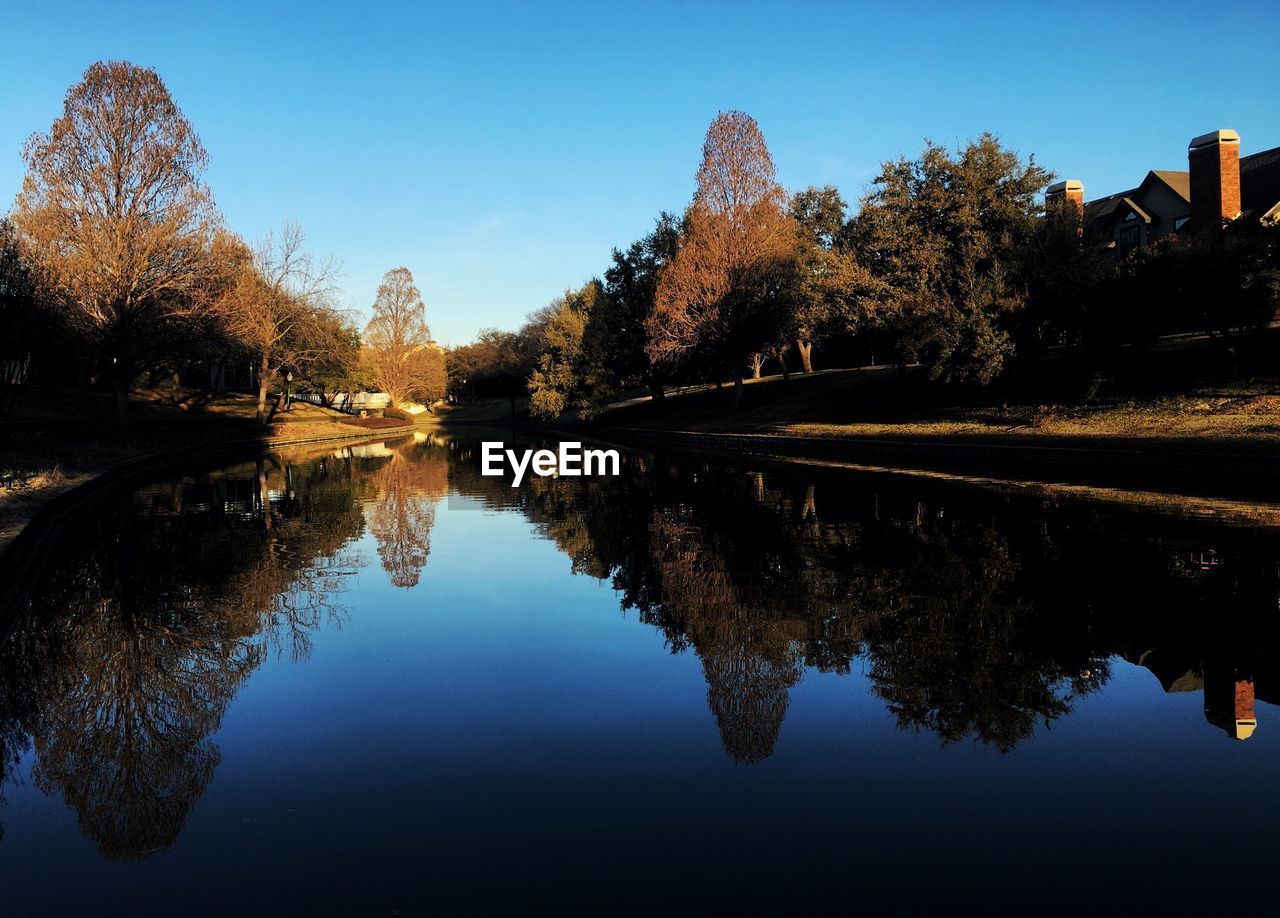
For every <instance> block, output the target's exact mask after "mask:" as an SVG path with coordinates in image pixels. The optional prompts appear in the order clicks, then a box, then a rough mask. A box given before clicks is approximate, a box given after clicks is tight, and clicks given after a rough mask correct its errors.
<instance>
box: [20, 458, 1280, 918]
mask: <svg viewBox="0 0 1280 918" xmlns="http://www.w3.org/2000/svg"><path fill="white" fill-rule="evenodd" d="M507 439H508V440H509V441H513V438H512V437H511V435H509V434H508V435H507ZM1277 520H1280V514H1277V513H1273V512H1272V511H1271V510H1270V509H1269V508H1266V507H1259V508H1239V507H1235V508H1227V509H1226V510H1224V511H1222V512H1220V513H1213V512H1205V511H1204V509H1203V508H1196V512H1191V511H1190V510H1189V509H1188V508H1187V507H1182V506H1179V505H1178V504H1177V503H1173V502H1170V503H1166V504H1163V505H1160V506H1154V507H1148V506H1145V505H1141V504H1132V503H1130V504H1125V503H1117V502H1114V501H1106V500H1096V499H1090V498H1089V497H1088V496H1087V495H1079V494H1072V493H1070V492H1058V491H1053V490H1050V489H1043V490H1035V491H1032V490H1018V491H1006V490H1002V489H999V488H994V487H977V486H973V485H969V484H965V483H959V482H945V481H931V480H927V479H920V478H914V477H908V476H900V475H891V474H870V473H858V472H851V471H847V470H842V469H834V468H825V467H822V466H819V465H808V466H806V465H787V464H783V463H777V462H768V461H765V460H755V459H749V458H736V459H735V458H732V457H730V458H725V459H710V458H707V457H705V456H704V457H699V456H696V455H681V454H677V453H671V454H667V453H654V452H645V451H636V450H626V451H624V453H623V461H622V470H621V474H620V475H619V476H617V477H594V478H572V479H570V478H537V477H532V476H531V477H530V478H529V479H527V480H526V481H525V482H523V483H522V485H521V486H520V487H519V488H512V487H511V486H510V483H509V481H505V480H502V479H497V478H492V477H484V476H482V475H481V474H480V449H479V440H478V438H477V437H463V436H453V435H445V434H439V433H421V434H419V435H418V436H416V437H414V438H410V439H407V440H404V441H400V442H388V443H375V444H367V445H362V446H340V447H333V446H331V445H330V446H317V447H314V448H308V449H303V450H299V451H296V452H285V453H276V454H271V455H267V456H263V457H260V458H257V459H254V458H249V459H247V460H245V461H240V462H234V463H230V462H224V463H222V464H221V465H217V464H209V465H206V466H205V467H191V468H187V469H182V470H178V471H175V472H174V473H172V474H171V475H169V476H167V477H165V478H163V479H162V480H157V481H153V482H150V483H148V484H146V485H144V486H140V487H138V488H136V489H134V490H132V491H131V492H129V493H122V494H120V495H118V496H116V497H113V498H111V499H109V500H107V501H104V502H103V503H101V504H99V505H97V506H96V507H94V508H93V509H92V510H91V511H86V513H85V515H84V517H83V520H82V523H81V524H80V525H79V526H77V527H76V529H75V531H74V532H72V533H69V534H67V535H66V536H65V537H64V538H63V539H62V541H61V543H60V544H58V545H57V550H56V552H55V555H54V558H53V559H52V561H51V562H50V564H49V565H48V567H47V569H46V570H45V571H44V572H43V574H42V575H41V576H40V577H38V578H37V579H36V580H34V581H33V582H32V583H30V584H28V585H27V586H26V591H27V595H26V599H25V600H24V602H23V604H22V607H21V608H20V609H19V610H18V613H17V614H16V615H15V617H14V618H13V619H12V620H11V621H10V623H9V626H8V629H7V631H6V633H5V637H4V641H3V645H2V646H0V751H2V752H3V754H4V758H3V764H2V765H0V769H2V775H3V783H0V797H2V799H0V833H2V834H0V908H3V909H4V911H5V914H14V915H28V914H30V915H41V916H48V915H64V914H67V915H80V914H92V915H95V916H101V915H122V916H123V915H128V916H145V915H166V916H172V915H184V916H185V915H245V914H255V915H256V914H263V915H292V914H305V915H316V914H336V915H370V916H391V915H403V916H416V915H436V914H442V913H444V914H456V913H468V914H475V913H510V912H513V911H541V912H560V913H564V912H569V913H575V912H586V913H592V914H629V913H642V914H656V913H664V914H665V913H681V912H701V913H722V912H744V913H774V914H776V913H780V912H797V911H819V910H821V911H829V910H834V911H839V912H844V911H854V910H865V909H875V910H882V909H886V908H892V909H897V910H903V911H917V912H927V911H934V910H939V909H949V910H961V909H964V910H983V911H988V912H991V911H996V912H999V911H1016V912H1020V913H1023V914H1026V913H1039V914H1045V913H1078V912H1080V911H1088V912H1090V913H1094V914H1097V913H1112V912H1125V911H1132V910H1134V909H1142V910H1144V911H1156V912H1159V911H1165V912H1172V913H1181V912H1185V911H1198V912H1201V913H1203V912H1205V911H1208V912H1209V913H1219V912H1224V911H1230V910H1232V909H1241V910H1255V909H1256V910H1263V909H1265V908H1266V907H1267V905H1268V899H1269V895H1268V894H1267V893H1266V885H1265V884H1266V882H1268V881H1267V880H1266V877H1267V876H1268V875H1269V873H1268V870H1269V868H1270V866H1271V861H1272V855H1273V852H1274V851H1275V850H1276V844H1277V842H1278V841H1280V793H1278V790H1277V789H1278V788H1280V711H1277V709H1276V708H1275V707H1273V704H1274V703H1275V702H1276V701H1280V609H1278V601H1280V569H1278V564H1280V528H1278V527H1277V526H1276V521H1277Z"/></svg>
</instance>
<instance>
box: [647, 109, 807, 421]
mask: <svg viewBox="0 0 1280 918" xmlns="http://www.w3.org/2000/svg"><path fill="white" fill-rule="evenodd" d="M786 203H787V199H786V196H785V194H784V193H783V191H782V187H781V186H780V185H779V184H778V182H777V179H776V177H775V175H774V168H773V159H772V157H770V155H769V149H768V147H767V146H766V145H765V141H764V135H763V134H761V133H760V128H759V126H758V125H757V124H756V122H755V119H753V118H752V117H751V116H750V115H747V114H745V113H744V112H722V113H721V114H720V115H718V116H717V117H716V119H715V120H714V121H713V122H711V127H710V128H708V129H707V137H706V141H705V143H704V144H703V147H702V166H701V167H700V168H699V169H698V188H697V191H696V193H695V194H694V198H693V203H692V204H691V205H690V207H689V210H688V212H687V214H686V218H685V232H684V237H683V239H682V240H681V245H680V249H679V251H678V252H677V253H676V255H675V257H674V258H673V259H671V260H670V261H669V262H668V263H667V264H666V266H665V267H664V268H663V271H662V276H661V278H660V279H659V281H658V292H657V296H656V300H655V304H654V311H653V314H652V315H651V316H650V317H649V319H648V322H647V330H648V333H649V356H650V357H651V358H652V359H653V361H654V362H655V363H658V362H663V361H667V362H671V361H676V360H679V359H680V358H681V357H683V356H685V355H687V354H689V353H691V352H693V351H694V350H695V349H698V350H704V351H708V352H710V353H711V354H713V355H714V356H715V358H716V360H717V361H718V362H719V363H720V364H721V365H722V366H725V367H730V368H732V372H733V379H734V388H735V404H736V402H737V399H738V398H740V397H741V392H742V370H743V368H744V367H746V366H747V365H748V358H749V355H750V354H751V353H753V352H755V351H758V350H761V349H762V348H763V347H765V346H767V345H769V344H772V343H774V342H775V341H776V340H777V339H778V336H779V334H780V333H781V331H782V328H783V325H784V323H785V320H786V315H787V310H786V308H785V307H784V305H783V303H782V302H781V300H782V297H783V293H784V291H785V289H786V283H785V277H784V274H785V269H786V268H787V267H788V266H789V265H790V264H791V263H792V262H793V261H794V258H795V254H796V250H797V244H798V235H797V231H796V225H795V221H794V220H793V219H792V218H791V217H790V215H789V214H788V213H787V210H786ZM787 276H789V275H787Z"/></svg>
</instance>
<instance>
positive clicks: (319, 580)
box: [3, 459, 370, 860]
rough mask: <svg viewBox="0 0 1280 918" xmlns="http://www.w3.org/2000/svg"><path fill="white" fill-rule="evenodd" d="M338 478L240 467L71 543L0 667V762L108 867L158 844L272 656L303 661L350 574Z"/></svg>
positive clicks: (121, 514) (315, 471)
mask: <svg viewBox="0 0 1280 918" xmlns="http://www.w3.org/2000/svg"><path fill="white" fill-rule="evenodd" d="M369 491H370V487H369V485H368V482H367V481H366V480H365V479H364V478H363V477H362V476H361V475H360V474H359V473H358V472H357V471H356V470H355V469H353V468H352V467H351V466H350V464H349V463H344V462H337V461H334V460H332V459H322V460H318V461H315V462H312V463H308V464H305V465H302V466H295V465H293V464H291V463H289V464H286V463H284V462H283V461H280V460H268V461H265V462H258V463H257V464H256V466H248V467H238V468H235V469H231V470H229V471H228V472H226V473H221V474H217V475H211V476H208V477H207V478H202V479H186V480H183V481H180V482H178V483H176V484H175V485H174V486H172V487H170V488H153V489H143V490H142V491H141V492H139V493H138V494H137V495H135V497H134V498H133V500H132V501H130V500H127V499H125V500H122V501H121V502H120V503H119V505H118V506H117V507H116V508H115V512H114V513H109V514H104V515H100V516H99V517H98V518H97V520H96V526H95V527H94V528H93V529H92V530H91V531H85V532H81V533H78V534H76V535H75V536H73V537H72V538H70V539H69V540H68V542H69V543H70V544H67V545H66V546H64V549H65V550H64V551H63V553H62V554H61V560H60V561H58V562H56V563H55V564H54V565H53V566H52V569H51V570H49V571H48V572H47V574H46V576H45V577H44V582H43V588H42V589H41V590H40V591H39V593H38V594H37V596H38V598H37V599H36V600H35V601H34V602H33V603H32V607H31V608H30V609H29V610H28V611H27V614H25V615H23V616H22V617H21V618H20V619H19V621H18V622H17V625H16V627H15V628H14V630H13V631H12V632H11V633H10V634H9V635H8V637H7V640H6V643H5V647H4V652H3V671H4V679H5V683H6V688H8V689H10V691H8V692H6V696H5V697H6V701H7V702H8V703H9V706H10V710H9V711H6V712H5V713H6V714H8V715H9V719H8V722H7V724H6V727H5V734H4V736H5V742H6V751H7V752H8V753H9V755H10V761H13V757H12V751H13V750H14V749H15V748H16V747H15V744H14V742H13V741H12V739H11V737H12V736H14V735H15V734H22V735H26V736H29V737H30V738H31V744H32V746H34V749H35V753H36V764H35V766H34V770H33V777H34V781H35V783H36V785H37V786H38V787H39V788H40V789H41V790H42V791H44V792H45V793H49V794H55V793H56V794H60V795H61V796H62V798H63V800H64V801H65V802H66V803H67V805H68V806H69V807H71V808H72V809H74V810H75V811H76V813H77V815H78V817H79V820H80V826H81V829H82V830H83V832H84V833H85V835H86V836H88V837H89V838H91V839H93V840H94V841H95V842H96V843H97V845H98V846H99V849H100V850H101V852H102V854H103V855H104V856H105V857H107V858H109V859H111V860H132V859H137V858H141V857H145V856H147V855H148V854H150V853H152V852H155V851H159V850H163V849H165V848H167V847H168V846H169V845H171V844H172V843H173V841H174V840H175V839H176V838H177V836H178V833H179V831H180V830H181V828H182V825H183V823H184V821H185V819H186V816H187V813H188V812H189V811H190V809H191V807H192V805H193V804H194V803H195V801H196V800H197V799H199V797H200V795H201V794H202V793H203V791H204V788H205V787H206V786H207V785H208V783H209V781H210V780H211V779H212V777H213V772H214V769H215V768H216V767H217V765H218V762H219V759H220V756H219V752H218V750H217V748H216V746H214V745H213V743H212V742H211V741H210V740H209V737H210V736H211V735H212V734H213V733H214V732H215V731H216V730H217V729H218V726H219V724H220V723H221V720H222V716H223V714H224V712H225V711H226V708H227V705H228V704H229V703H230V701H231V699H232V698H233V697H234V695H235V693H236V691H237V690H238V689H239V688H240V686H241V685H243V684H244V681H245V680H246V679H247V677H248V676H249V674H250V673H251V672H252V671H253V670H254V669H255V668H256V667H257V666H258V665H259V664H260V663H261V662H262V660H263V659H264V657H265V655H266V654H267V653H268V652H270V651H271V650H273V649H275V650H278V651H280V652H282V653H287V654H288V655H290V656H292V657H294V658H301V657H305V656H306V654H307V653H308V651H309V633H310V632H312V631H314V630H315V629H316V628H318V627H320V626H321V625H322V624H326V623H335V622H336V621H337V619H338V617H339V616H340V614H341V613H340V608H339V606H338V605H337V602H336V597H337V594H338V593H339V592H340V591H341V589H342V581H343V579H344V574H345V573H346V572H349V571H351V570H353V569H354V566H355V561H356V559H355V558H353V557H352V556H351V554H350V550H349V547H348V546H349V545H350V543H351V542H352V540H354V539H355V538H356V537H357V536H358V535H359V534H360V532H361V530H362V525H363V518H362V515H361V512H360V506H359V504H358V502H357V497H358V496H360V495H365V494H368V493H369Z"/></svg>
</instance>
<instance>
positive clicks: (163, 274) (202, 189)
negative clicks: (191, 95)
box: [0, 61, 445, 423]
mask: <svg viewBox="0 0 1280 918" xmlns="http://www.w3.org/2000/svg"><path fill="white" fill-rule="evenodd" d="M23 157H24V159H25V161H26V166H27V173H26V178H25V180H24V182H23V186H22V190H21V192H20V193H19V195H18V198H17V200H16V202H15V205H14V208H13V211H12V213H11V214H10V215H9V216H8V217H5V218H4V219H3V220H0V321H3V323H4V328H5V335H4V336H3V337H4V344H3V345H2V346H0V366H3V370H4V373H3V379H0V382H3V383H5V384H7V386H6V388H7V389H8V390H9V391H12V390H13V389H14V387H17V386H20V385H21V384H22V383H24V382H27V381H30V380H39V381H43V382H47V383H59V384H64V385H79V384H88V385H94V386H98V387H101V388H103V389H108V390H110V391H112V392H113V393H114V400H115V410H116V417H117V419H118V420H119V421H120V422H122V423H123V422H124V421H125V420H126V418H127V409H128V401H129V393H130V392H131V391H132V390H133V389H135V388H136V387H138V386H139V385H144V384H147V383H152V384H154V383H157V382H160V381H163V380H166V379H171V380H173V381H175V382H176V381H177V380H178V379H179V377H180V376H181V374H183V373H184V371H185V372H190V371H192V369H193V368H204V369H205V370H206V372H207V371H208V368H209V367H210V366H219V365H220V366H234V367H238V368H249V369H250V371H251V379H252V384H253V388H254V389H255V390H256V394H257V415H258V419H259V420H260V421H262V422H264V423H265V422H267V421H268V420H270V418H271V415H272V414H273V413H274V411H275V409H276V408H277V407H278V405H279V403H280V399H279V392H280V390H281V389H282V388H283V384H286V383H287V382H289V381H292V380H296V385H297V386H298V387H299V388H310V389H312V390H314V391H317V392H319V393H321V397H322V400H325V399H326V398H327V396H328V395H329V394H331V393H333V392H335V391H347V392H350V391H353V390H355V389H359V388H364V387H369V386H373V387H377V386H382V387H384V388H385V389H386V390H387V391H388V393H389V394H391V396H392V399H393V404H394V403H398V402H401V401H406V400H411V399H417V400H421V401H425V402H428V403H430V402H431V401H433V400H435V399H437V398H439V397H441V396H442V395H443V394H444V391H445V371H444V353H443V350H442V349H441V348H439V347H437V346H436V345H435V343H434V342H433V341H432V340H431V336H430V332H429V330H428V327H427V324H426V321H425V314H424V306H423V303H422V298H421V294H420V293H419V292H418V290H417V288H416V287H415V286H414V284H413V278H412V275H411V274H410V273H409V271H408V269H406V268H397V269H395V270H394V271H391V272H389V273H388V275H387V277H386V279H385V280H384V283H383V286H382V288H380V289H379V293H378V299H377V301H376V302H375V303H374V304H373V320H372V321H371V322H370V323H369V325H368V327H367V328H366V329H365V330H364V335H363V336H362V335H361V333H360V331H359V329H357V327H356V326H355V325H354V323H353V320H352V317H351V316H349V315H348V314H346V313H344V312H343V311H342V310H340V309H339V308H338V305H337V294H338V289H337V286H336V280H337V273H338V272H337V266H336V264H334V263H333V262H320V261H318V260H316V259H315V258H314V257H313V256H312V255H310V254H309V253H308V252H307V251H306V249H305V246H304V241H305V237H304V234H303V232H302V229H301V228H300V227H298V226H296V225H293V224H285V225H284V226H283V228H282V229H281V230H279V231H278V232H275V233H270V234H268V235H266V236H265V237H264V238H262V239H261V240H259V241H258V242H257V243H254V244H250V243H248V242H245V241H244V240H242V239H241V238H240V237H238V236H237V235H235V234H234V233H233V232H231V231H230V230H229V229H227V227H226V226H225V225H224V222H223V220H222V217H221V215H220V214H219V212H218V210H217V208H216V207H215V205H214V201H213V196H212V193H211V191H210V189H209V188H208V187H207V186H206V185H205V184H204V181H203V174H204V171H205V168H206V166H207V163H208V156H207V154H206V152H205V149H204V147H203V146H202V145H201V143H200V139H199V137H198V136H197V134H196V132H195V129H194V127H193V126H192V125H191V123H190V122H189V121H188V120H187V118H186V117H185V116H184V115H183V113H182V112H181V110H180V109H179V108H178V106H177V105H176V104H175V103H174V101H173V99H172V98H171V97H170V95H169V92H168V90H167V89H166V87H165V85H164V83H163V82H162V81H161V79H160V77H159V75H157V74H156V72H155V71H154V70H151V69H148V68H143V67H137V66H135V65H133V64H130V63H127V62H123V61H109V62H99V63H96V64H94V65H93V66H91V67H90V68H89V69H88V70H87V71H86V72H85V75H84V79H83V80H82V81H81V82H80V83H78V84H76V85H75V86H72V87H71V88H70V90H68V92H67V96H66V100H65V102H64V106H63V112H62V115H61V116H60V117H59V118H58V119H57V120H55V121H54V122H53V125H52V126H51V127H50V129H49V130H48V131H47V132H44V133H38V134H35V135H33V136H32V137H31V138H30V139H29V140H28V141H27V143H26V146H25V147H24V150H23ZM272 392H275V393H277V397H276V398H275V399H274V400H270V401H269V395H270V394H271V393H272Z"/></svg>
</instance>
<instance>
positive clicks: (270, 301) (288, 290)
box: [206, 223, 350, 424]
mask: <svg viewBox="0 0 1280 918" xmlns="http://www.w3.org/2000/svg"><path fill="white" fill-rule="evenodd" d="M304 241H305V237H304V235H303V232H302V229H301V227H299V226H297V225H296V224H291V223H290V224H285V226H284V227H283V228H282V229H281V230H280V232H278V233H274V232H273V233H268V234H267V235H266V236H264V237H263V238H262V239H261V240H260V241H259V242H258V243H257V245H255V246H254V247H253V248H252V249H250V248H249V247H248V246H246V245H245V244H244V243H243V242H241V241H240V240H238V239H235V238H234V237H230V236H228V235H227V234H222V235H221V236H220V237H219V239H218V241H217V244H216V246H215V251H216V252H217V254H218V262H219V264H220V265H222V274H221V277H220V278H219V282H218V284H217V285H216V288H215V290H214V293H213V294H212V295H211V296H209V298H208V302H207V306H206V308H207V310H208V311H209V312H210V313H211V314H212V315H214V316H216V317H217V319H218V320H219V321H220V322H221V323H222V325H223V326H224V327H225V329H226V330H227V332H228V334H229V335H230V336H231V338H232V339H233V340H235V341H236V342H238V343H239V344H240V345H241V346H242V347H243V348H245V350H247V351H248V352H249V353H250V354H252V355H253V359H254V363H255V365H256V367H257V374H258V410H257V417H258V422H259V423H260V424H266V423H267V422H268V421H269V420H270V414H269V412H268V410H267V393H268V391H269V389H270V387H271V385H272V384H273V383H274V382H276V381H277V379H279V378H280V377H281V376H283V375H284V374H285V373H295V374H299V375H305V374H306V373H307V372H308V371H309V370H310V368H311V367H313V366H314V365H315V364H317V363H318V362H322V361H330V360H332V359H333V358H334V356H335V355H336V354H339V353H340V352H341V349H342V347H343V345H344V342H345V341H347V340H348V339H349V334H350V332H349V330H348V326H347V323H346V322H345V321H344V320H343V318H342V316H341V314H340V313H339V312H338V310H337V309H336V308H335V306H334V296H335V293H336V288H335V276H336V271H337V269H336V267H335V265H334V264H333V263H332V262H325V263H321V262H317V261H316V260H315V259H314V258H313V257H312V256H311V255H310V254H309V253H307V252H306V251H305V250H304V249H303V243H304ZM271 413H274V410H273V411H272V412H271Z"/></svg>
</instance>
